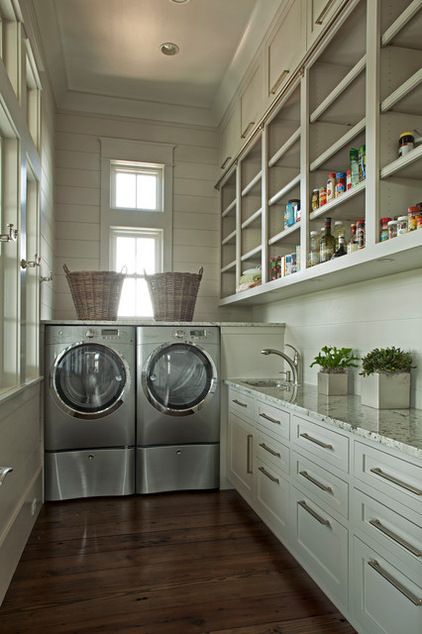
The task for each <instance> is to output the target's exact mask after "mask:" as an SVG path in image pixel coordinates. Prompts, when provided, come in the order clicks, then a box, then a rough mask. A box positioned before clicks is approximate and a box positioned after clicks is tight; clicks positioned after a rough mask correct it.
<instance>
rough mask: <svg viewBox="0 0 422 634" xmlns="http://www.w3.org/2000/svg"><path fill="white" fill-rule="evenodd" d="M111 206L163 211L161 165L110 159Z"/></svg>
mask: <svg viewBox="0 0 422 634" xmlns="http://www.w3.org/2000/svg"><path fill="white" fill-rule="evenodd" d="M111 206H112V207H113V208H114V209H139V210H144V211H163V166H162V165H152V164H145V163H134V162H128V161H112V162H111Z"/></svg>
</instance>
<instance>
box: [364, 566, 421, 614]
mask: <svg viewBox="0 0 422 634" xmlns="http://www.w3.org/2000/svg"><path fill="white" fill-rule="evenodd" d="M368 564H369V565H370V566H371V568H373V569H374V570H375V572H377V573H378V574H379V575H381V577H384V579H385V580H386V581H388V582H389V583H391V585H392V586H394V588H396V590H398V591H399V592H401V593H402V594H403V595H404V596H405V597H406V599H409V601H411V602H412V603H413V605H417V606H421V605H422V599H419V597H417V596H416V594H413V592H411V591H410V590H409V589H408V588H406V586H404V585H403V584H402V583H400V581H397V579H395V578H394V577H393V576H392V575H390V573H389V572H387V570H384V568H383V567H382V566H380V565H379V563H378V562H377V560H376V559H370V560H369V561H368Z"/></svg>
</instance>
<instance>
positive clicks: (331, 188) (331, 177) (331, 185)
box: [327, 172, 336, 203]
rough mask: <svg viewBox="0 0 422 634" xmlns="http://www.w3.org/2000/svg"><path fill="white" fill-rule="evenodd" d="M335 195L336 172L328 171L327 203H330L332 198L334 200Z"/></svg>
mask: <svg viewBox="0 0 422 634" xmlns="http://www.w3.org/2000/svg"><path fill="white" fill-rule="evenodd" d="M335 196H336V173H335V172H328V179H327V203H329V202H330V200H334V198H335Z"/></svg>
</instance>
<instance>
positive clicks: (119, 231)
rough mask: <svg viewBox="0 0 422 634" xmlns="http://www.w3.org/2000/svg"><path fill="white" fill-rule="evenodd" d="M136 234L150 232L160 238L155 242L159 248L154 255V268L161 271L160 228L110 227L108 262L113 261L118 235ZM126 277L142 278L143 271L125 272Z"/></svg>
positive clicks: (161, 242)
mask: <svg viewBox="0 0 422 634" xmlns="http://www.w3.org/2000/svg"><path fill="white" fill-rule="evenodd" d="M136 234H139V236H144V235H148V234H152V235H155V236H157V237H159V238H160V240H158V242H157V244H158V245H159V248H158V249H157V251H156V256H155V270H156V271H161V270H162V268H163V251H164V244H163V236H162V230H161V229H145V228H143V227H110V262H115V260H116V252H115V244H116V238H118V237H120V236H131V237H132V236H133V237H135V236H136ZM127 277H131V278H132V277H133V278H134V279H138V278H139V279H144V273H143V271H140V272H139V273H127Z"/></svg>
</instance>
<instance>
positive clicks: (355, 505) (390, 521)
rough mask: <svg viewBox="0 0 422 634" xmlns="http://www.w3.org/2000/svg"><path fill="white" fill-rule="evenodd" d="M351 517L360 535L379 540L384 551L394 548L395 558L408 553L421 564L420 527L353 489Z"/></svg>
mask: <svg viewBox="0 0 422 634" xmlns="http://www.w3.org/2000/svg"><path fill="white" fill-rule="evenodd" d="M352 517H353V518H354V520H355V527H356V530H357V531H360V532H361V533H362V534H363V536H368V537H369V538H372V539H373V540H375V541H376V542H379V544H381V545H382V546H384V548H385V549H387V551H390V550H393V551H395V553H396V554H397V556H399V557H400V556H402V555H404V554H405V555H409V556H410V557H411V558H412V559H413V560H414V561H416V562H418V564H420V566H421V567H422V527H421V526H418V525H417V524H415V523H414V522H412V521H410V519H409V518H408V517H404V516H403V515H400V514H399V513H396V512H395V511H392V510H391V509H389V508H387V507H386V506H384V504H381V503H380V502H378V501H376V500H373V499H372V498H370V497H369V496H368V495H365V493H362V492H361V491H358V490H357V489H354V490H353V492H352ZM421 575H422V570H421Z"/></svg>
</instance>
